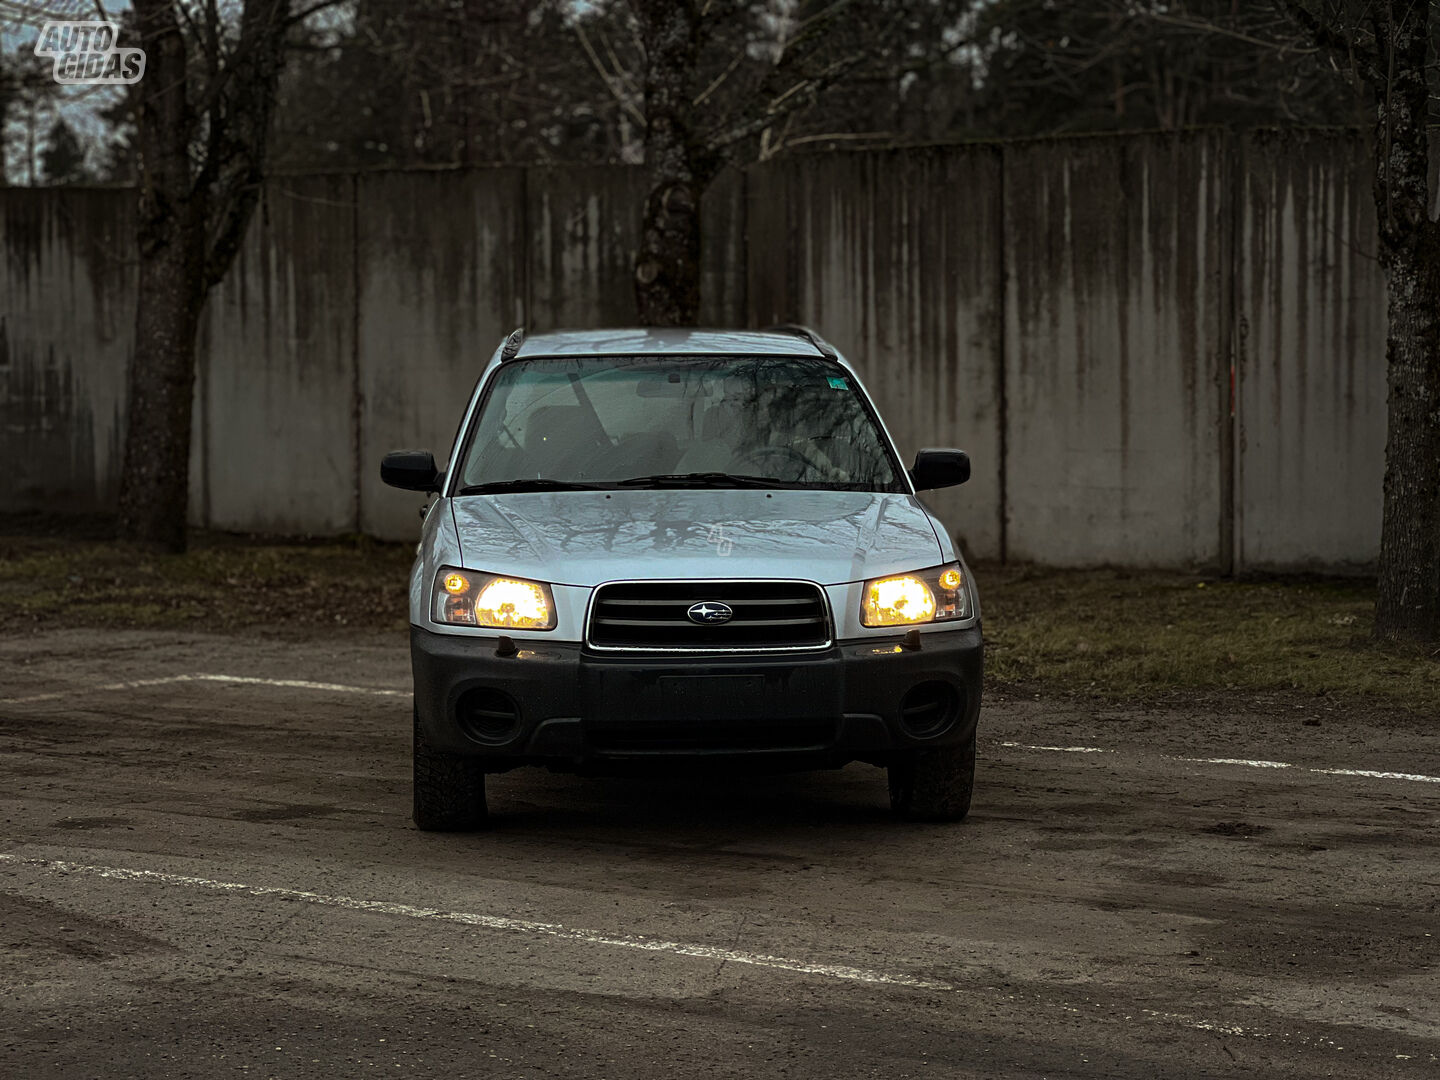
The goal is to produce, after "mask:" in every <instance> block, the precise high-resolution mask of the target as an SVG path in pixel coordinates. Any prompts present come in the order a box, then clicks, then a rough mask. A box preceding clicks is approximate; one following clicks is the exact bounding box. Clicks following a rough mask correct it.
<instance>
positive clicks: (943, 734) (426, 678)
mask: <svg viewBox="0 0 1440 1080" xmlns="http://www.w3.org/2000/svg"><path fill="white" fill-rule="evenodd" d="M497 644H498V642H497V639H496V638H486V637H473V636H461V635H454V634H434V633H431V632H429V631H426V630H423V629H421V628H419V627H414V626H412V627H411V629H410V654H411V661H412V666H413V670H414V676H415V707H416V709H417V710H418V713H419V717H420V723H421V725H422V727H423V728H424V731H425V734H426V737H427V739H428V740H429V741H430V742H431V743H432V745H434V746H435V747H436V748H437V749H443V750H448V751H450V752H453V753H461V754H469V755H477V756H482V757H485V758H488V759H490V760H491V762H492V763H493V766H494V768H495V770H496V771H499V770H502V769H507V768H510V767H513V766H515V765H523V764H546V765H550V766H552V767H559V768H584V767H586V766H587V765H595V764H602V763H605V762H616V761H621V760H631V761H634V760H637V759H644V758H674V757H697V756H698V757H716V756H729V757H746V758H752V759H754V758H765V759H776V760H777V761H778V760H779V759H787V760H793V761H795V762H796V763H797V764H806V765H810V764H817V765H843V764H844V763H846V762H847V761H853V760H870V761H876V762H877V763H883V761H884V760H885V759H886V757H887V755H889V754H891V753H893V752H894V751H897V750H905V749H916V748H923V747H927V746H943V745H948V744H954V743H959V742H963V741H966V740H968V739H970V738H972V737H973V735H974V733H975V723H976V717H977V716H978V714H979V711H980V690H981V674H982V664H983V656H982V648H981V638H980V630H979V628H978V627H973V628H969V629H963V630H951V631H941V632H935V633H927V634H924V635H921V647H920V648H919V649H907V648H904V647H902V645H901V635H900V634H899V633H896V634H895V636H894V637H893V638H883V639H876V638H872V639H867V640H864V641H851V642H841V643H839V644H836V645H834V646H832V647H831V648H829V649H827V650H826V651H824V652H821V653H813V654H804V655H803V656H802V655H797V654H788V655H787V654H769V655H752V656H744V657H708V656H707V657H696V656H693V655H692V656H683V657H674V656H655V657H650V656H636V655H633V654H630V655H625V656H623V657H622V656H619V655H616V654H605V653H598V652H595V651H592V650H588V649H586V648H585V647H584V646H582V645H579V644H576V643H573V642H555V643H549V642H539V641H530V640H527V641H524V642H517V644H520V645H521V648H520V650H519V651H518V652H517V653H515V654H514V655H509V656H503V655H497V652H496V646H497Z"/></svg>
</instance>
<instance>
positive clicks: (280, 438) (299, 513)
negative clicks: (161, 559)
mask: <svg viewBox="0 0 1440 1080" xmlns="http://www.w3.org/2000/svg"><path fill="white" fill-rule="evenodd" d="M356 218H357V214H356V206H355V182H354V180H353V179H352V178H351V177H349V176H339V175H334V176H310V177H299V176H291V177H278V178H276V179H273V180H271V181H270V182H269V183H268V184H267V185H266V188H265V195H264V199H263V201H262V203H261V205H260V207H259V208H258V209H257V211H256V214H255V221H254V223H253V225H252V227H251V229H250V231H249V233H248V234H247V236H246V238H245V245H244V247H243V248H242V249H241V251H240V253H239V255H238V256H237V258H236V260H235V265H234V266H233V267H232V268H231V270H230V273H229V275H228V276H227V277H226V279H225V280H224V281H223V282H222V283H221V284H220V286H219V287H217V288H216V289H215V290H214V291H213V292H212V293H211V295H210V300H209V304H208V306H207V309H206V319H205V324H204V329H203V331H202V336H201V342H200V346H201V347H200V350H199V375H198V388H197V389H198V394H199V396H200V399H201V402H202V406H201V417H202V422H201V425H200V427H199V428H198V429H197V430H196V432H195V438H194V445H195V446H196V448H197V450H198V452H199V455H198V456H199V460H200V463H201V468H200V469H199V470H198V477H199V479H201V480H202V484H201V490H200V493H199V498H198V499H192V500H191V503H192V505H191V510H192V515H194V516H196V517H198V519H199V520H200V521H202V522H204V523H207V524H209V525H211V526H212V527H214V528H220V529H237V530H253V531H257V532H266V533H276V534H281V535H284V534H296V533H319V534H326V533H338V532H347V531H350V530H353V529H354V528H355V491H356V481H357V476H356V470H357V465H358V463H357V462H356V459H355V440H354V431H355V408H354V405H355V397H356V385H355V374H356V371H355V358H356V357H355V277H356V275H355V222H356ZM192 471H196V470H192Z"/></svg>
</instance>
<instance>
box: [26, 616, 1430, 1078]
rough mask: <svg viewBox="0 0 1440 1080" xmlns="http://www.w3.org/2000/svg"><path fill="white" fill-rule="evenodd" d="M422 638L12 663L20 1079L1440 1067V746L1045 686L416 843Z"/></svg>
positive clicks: (215, 642) (520, 794)
mask: <svg viewBox="0 0 1440 1080" xmlns="http://www.w3.org/2000/svg"><path fill="white" fill-rule="evenodd" d="M409 712H410V703H409V671H408V657H407V653H406V643H405V638H404V635H403V633H393V632H387V633H367V634H358V633H356V634H350V635H348V636H345V637H343V638H333V639H325V638H323V637H319V638H317V639H312V640H311V641H309V642H305V641H296V640H278V639H274V638H265V637H259V636H255V635H250V634H245V633H236V634H230V635H227V636H207V635H201V634H193V633H185V632H179V631H171V630H166V631H143V630H76V629H68V630H67V629H42V630H40V631H39V632H26V633H11V634H8V635H4V636H0V754H3V756H0V819H3V830H4V834H3V835H4V841H3V844H0V943H3V946H4V948H3V951H0V1075H3V1076H6V1077H17V1078H18V1077H24V1078H49V1077H56V1078H59V1077H65V1078H67V1080H70V1078H74V1077H91V1076H95V1077H102V1076H103V1077H145V1078H168V1077H213V1076H222V1075H248V1076H254V1077H287V1078H288V1077H313V1076H320V1075H323V1076H327V1077H351V1076H357V1077H358V1076H376V1075H400V1076H417V1075H436V1076H439V1075H445V1076H449V1077H492V1076H493V1077H502V1076H503V1077H507V1078H508V1077H617V1078H619V1077H643V1078H651V1077H654V1078H660V1077H666V1078H669V1077H677V1076H700V1075H703V1076H707V1077H711V1076H715V1077H724V1076H746V1077H771V1076H786V1077H823V1078H826V1080H834V1078H840V1077H869V1076H877V1077H887V1078H896V1077H972V1076H973V1077H992V1076H993V1077H1096V1078H1099V1077H1106V1078H1117V1077H1134V1078H1141V1077H1144V1078H1153V1077H1176V1078H1188V1077H1266V1078H1277V1077H1278V1078H1289V1077H1294V1078H1299V1077H1305V1078H1310V1077H1326V1076H1335V1077H1366V1078H1368V1077H1406V1078H1410V1077H1415V1078H1419V1077H1433V1076H1436V1075H1440V1071H1437V1066H1440V944H1437V936H1440V910H1437V905H1440V820H1437V814H1440V754H1437V752H1436V750H1435V748H1434V738H1433V735H1431V734H1430V733H1429V729H1428V727H1427V726H1426V725H1422V724H1419V723H1416V724H1413V725H1405V724H1400V725H1394V724H1384V725H1380V724H1377V723H1375V722H1373V721H1372V720H1371V719H1369V718H1367V717H1365V716H1355V715H1349V714H1347V713H1346V712H1345V711H1344V710H1337V709H1335V708H1334V707H1333V706H1331V705H1326V706H1324V707H1323V708H1322V707H1321V705H1319V704H1314V703H1307V702H1306V701H1305V700H1303V699H1295V700H1288V699H1287V700H1283V701H1282V700H1276V701H1273V702H1270V703H1268V704H1262V705H1260V706H1258V707H1256V708H1255V709H1254V710H1253V711H1246V710H1245V709H1244V708H1239V707H1234V708H1229V709H1216V708H1213V707H1211V706H1209V705H1201V706H1197V707H1192V708H1170V707H1152V708H1138V707H1133V706H1131V707H1113V706H1106V705H1099V704H1093V703H1089V704H1087V703H1085V702H1070V703H1056V702H1054V701H1034V700H1024V699H1018V698H1012V699H1010V700H991V701H989V702H987V706H986V708H985V710H984V713H983V716H982V727H981V736H980V753H981V765H980V777H979V784H978V788H977V796H976V802H975V809H974V811H973V813H972V816H971V818H970V819H969V820H968V821H967V822H965V823H964V824H962V825H959V826H929V825H925V826H916V825H907V824H904V823H901V822H897V821H895V820H893V819H892V818H891V817H890V815H889V812H888V810H887V808H886V806H885V783H884V777H883V774H882V773H880V772H879V771H878V770H875V769H872V768H869V767H866V766H858V765H857V766H852V767H850V768H848V769H846V770H843V771H839V772H832V773H811V774H801V775H797V776H780V777H763V778H755V777H745V778H737V777H723V776H722V777H710V778H704V779H694V778H689V779H676V778H670V779H663V778H655V779H624V780H620V779H615V780H595V779H578V778H574V777H567V776H558V775H551V774H547V773H543V772H538V771H533V770H526V771H520V772H516V773H511V774H507V775H505V776H501V777H496V778H492V780H491V799H490V803H491V809H492V813H493V814H494V816H495V826H494V828H493V829H492V830H491V831H489V832H487V833H484V834H478V835H471V836H443V835H429V834H422V833H418V832H416V831H415V830H414V829H413V827H412V826H411V824H410V821H409V724H410V717H409Z"/></svg>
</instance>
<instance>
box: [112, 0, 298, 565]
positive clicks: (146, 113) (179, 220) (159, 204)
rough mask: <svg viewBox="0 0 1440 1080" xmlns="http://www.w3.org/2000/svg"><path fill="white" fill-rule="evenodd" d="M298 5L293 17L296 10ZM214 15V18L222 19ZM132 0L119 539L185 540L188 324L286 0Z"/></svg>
mask: <svg viewBox="0 0 1440 1080" xmlns="http://www.w3.org/2000/svg"><path fill="white" fill-rule="evenodd" d="M301 14H304V13H303V12H302V13H301ZM227 15H228V18H227ZM236 15H237V13H236V12H234V11H233V10H231V11H224V10H222V9H221V4H220V0H202V2H199V3H189V2H184V0H135V4H134V20H135V26H136V28H137V30H138V31H139V34H140V41H141V46H142V47H143V48H144V49H145V51H146V54H147V67H146V72H145V77H144V78H143V79H142V80H141V81H140V83H139V84H138V86H137V88H136V105H137V127H138V136H139V151H140V170H139V182H140V183H139V187H140V191H139V195H140V205H139V215H138V241H139V253H140V278H139V291H138V299H137V303H136V310H135V346H134V348H135V352H134V356H133V357H132V359H131V362H130V370H129V374H128V379H127V389H128V423H127V426H126V431H125V451H124V463H123V465H122V469H121V475H120V516H119V535H120V538H121V539H123V540H130V541H134V542H138V543H143V544H151V545H158V546H161V547H164V548H167V549H170V550H175V551H179V550H183V548H184V546H185V522H186V506H187V500H188V497H189V469H190V410H191V401H192V397H193V394H194V385H195V333H196V330H197V328H198V325H199V319H200V313H201V309H202V307H203V306H204V303H205V298H206V296H207V295H208V294H209V292H210V290H211V289H212V288H213V287H214V286H215V285H216V284H217V283H218V282H219V281H220V280H221V278H222V277H223V276H224V275H225V272H226V270H228V269H229V267H230V264H231V262H232V261H233V260H234V257H235V253H236V252H237V251H238V250H239V247H240V243H241V241H242V239H243V238H244V235H245V229H246V227H247V226H248V224H249V222H250V218H251V215H252V213H253V211H254V209H255V206H256V203H257V201H258V200H259V197H260V184H261V178H262V176H263V172H264V164H265V148H266V142H267V139H268V136H269V131H270V114H271V109H272V106H273V102H274V99H275V88H276V83H277V80H278V78H279V74H280V69H281V65H282V63H283V58H284V40H285V34H286V32H287V30H288V29H289V28H290V26H291V25H292V24H293V22H294V21H295V20H296V12H295V11H294V10H293V3H292V0H243V4H242V5H241V6H240V8H239V11H238V18H237V17H236Z"/></svg>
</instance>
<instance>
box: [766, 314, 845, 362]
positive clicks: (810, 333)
mask: <svg viewBox="0 0 1440 1080" xmlns="http://www.w3.org/2000/svg"><path fill="white" fill-rule="evenodd" d="M765 329H766V331H767V332H769V333H772V334H790V335H792V336H794V337H802V338H804V339H805V340H806V341H808V342H810V344H811V345H814V346H815V348H816V350H817V351H819V353H820V355H821V356H823V357H825V359H827V360H835V359H838V355H837V354H836V352H835V346H833V345H831V344H830V343H829V342H828V341H826V340H825V339H824V338H822V337H821V336H820V335H819V334H817V333H816V332H815V331H814V330H811V329H810V327H808V326H801V325H800V324H799V323H781V324H780V325H779V326H767V327H766V328H765Z"/></svg>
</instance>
